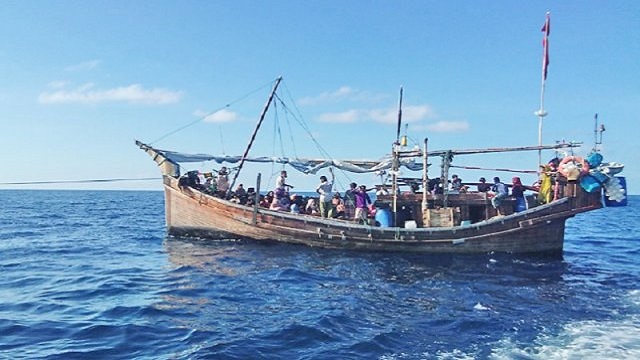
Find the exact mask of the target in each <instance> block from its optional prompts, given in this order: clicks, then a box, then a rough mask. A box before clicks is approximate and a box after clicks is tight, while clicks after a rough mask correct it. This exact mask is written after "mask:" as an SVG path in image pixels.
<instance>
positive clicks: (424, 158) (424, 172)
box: [422, 138, 429, 212]
mask: <svg viewBox="0 0 640 360" xmlns="http://www.w3.org/2000/svg"><path fill="white" fill-rule="evenodd" d="M428 141H429V138H424V150H423V156H422V211H423V212H424V210H425V209H426V208H427V192H428V191H429V177H428V175H427V168H428V166H429V165H428V163H427V157H428V156H429V155H428V153H427V142H428Z"/></svg>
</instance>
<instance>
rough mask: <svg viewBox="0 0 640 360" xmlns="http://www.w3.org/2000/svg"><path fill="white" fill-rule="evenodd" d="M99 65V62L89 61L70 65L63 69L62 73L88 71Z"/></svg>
mask: <svg viewBox="0 0 640 360" xmlns="http://www.w3.org/2000/svg"><path fill="white" fill-rule="evenodd" d="M99 65H100V60H90V61H85V62H82V63H79V64H75V65H70V66H67V67H66V68H64V71H72V72H73V71H88V70H93V69H95V68H97V67H98V66H99Z"/></svg>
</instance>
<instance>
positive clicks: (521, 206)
mask: <svg viewBox="0 0 640 360" xmlns="http://www.w3.org/2000/svg"><path fill="white" fill-rule="evenodd" d="M511 183H512V186H511V195H513V197H514V198H516V203H515V205H514V206H515V207H514V209H513V211H515V212H520V211H524V210H526V209H527V202H526V200H525V198H524V191H525V188H524V186H523V185H522V181H521V180H520V178H519V177H517V176H514V177H513V178H512V179H511Z"/></svg>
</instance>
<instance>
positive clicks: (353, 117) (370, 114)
mask: <svg viewBox="0 0 640 360" xmlns="http://www.w3.org/2000/svg"><path fill="white" fill-rule="evenodd" d="M433 117H435V115H434V111H433V110H432V109H431V107H430V106H429V105H413V106H406V107H404V108H403V109H402V121H403V122H404V123H410V122H411V123H415V122H420V121H422V120H425V119H427V118H433ZM318 120H319V121H320V122H337V123H348V122H356V121H367V120H373V121H375V122H379V123H383V124H395V123H396V122H397V121H398V110H397V109H392V108H389V109H373V110H361V109H351V110H347V111H344V112H340V113H327V114H322V115H320V116H319V117H318Z"/></svg>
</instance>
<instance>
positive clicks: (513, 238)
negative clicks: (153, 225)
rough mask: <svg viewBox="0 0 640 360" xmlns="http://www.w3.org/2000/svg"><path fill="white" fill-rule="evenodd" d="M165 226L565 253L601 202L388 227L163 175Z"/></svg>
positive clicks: (303, 239) (344, 244) (374, 243)
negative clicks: (237, 200) (251, 199)
mask: <svg viewBox="0 0 640 360" xmlns="http://www.w3.org/2000/svg"><path fill="white" fill-rule="evenodd" d="M164 191H165V207H166V223H167V231H168V233H169V234H170V235H174V236H191V237H200V238H207V239H230V238H232V239H233V238H246V239H254V240H265V241H277V242H285V243H292V244H304V245H308V246H315V247H323V248H340V249H354V250H369V251H405V252H423V253H468V254H471V253H487V252H492V251H494V252H509V253H534V252H551V253H552V252H561V251H562V248H563V243H564V230H565V221H566V219H567V218H570V217H572V216H574V215H575V214H578V213H581V212H585V211H589V210H593V209H597V208H599V207H601V203H600V199H599V195H598V194H588V193H580V194H574V196H569V197H565V198H563V199H561V200H557V201H554V202H552V203H551V204H547V205H542V206H538V207H535V208H532V209H529V210H526V211H523V212H520V213H515V214H511V215H507V216H504V217H500V218H492V219H489V220H487V221H481V222H478V223H475V224H471V225H465V226H455V227H447V228H416V229H407V228H383V227H374V226H368V225H359V224H355V223H353V222H350V221H344V220H332V219H322V218H320V217H317V216H310V215H298V214H290V213H284V212H278V211H271V210H267V209H263V208H254V207H249V206H244V205H239V204H234V203H231V202H229V201H226V200H223V199H220V198H216V197H213V196H209V195H206V194H204V193H202V192H199V191H197V190H194V189H191V188H180V187H179V186H178V181H177V180H176V179H175V178H173V177H171V176H166V175H165V176H164Z"/></svg>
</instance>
